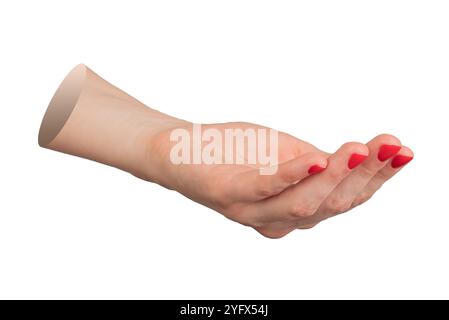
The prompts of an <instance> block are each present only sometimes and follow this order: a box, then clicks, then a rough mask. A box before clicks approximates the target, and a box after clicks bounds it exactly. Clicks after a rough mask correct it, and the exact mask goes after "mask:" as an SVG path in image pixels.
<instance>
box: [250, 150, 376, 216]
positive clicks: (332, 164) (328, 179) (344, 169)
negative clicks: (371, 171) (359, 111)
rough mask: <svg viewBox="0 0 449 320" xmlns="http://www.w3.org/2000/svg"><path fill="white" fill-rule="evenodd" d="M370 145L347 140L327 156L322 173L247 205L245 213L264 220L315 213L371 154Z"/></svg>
mask: <svg viewBox="0 0 449 320" xmlns="http://www.w3.org/2000/svg"><path fill="white" fill-rule="evenodd" d="M368 153H369V150H368V147H367V146H365V145H364V144H361V143H355V142H351V143H346V144H344V145H343V146H342V147H341V148H340V149H339V150H338V151H337V152H335V153H334V154H333V155H331V156H330V157H329V159H328V165H327V168H326V170H324V171H323V172H322V173H320V174H319V175H315V176H312V177H310V178H308V179H305V180H303V181H301V182H299V183H298V184H296V185H294V186H291V187H290V188H288V189H286V190H285V191H284V192H282V193H281V194H279V195H277V196H275V197H272V198H269V199H265V200H262V201H259V202H256V203H254V204H251V205H249V206H247V208H246V214H248V215H249V216H250V217H252V218H253V219H258V220H259V221H262V222H272V221H282V220H298V219H303V218H306V217H309V216H311V215H313V214H314V213H315V212H316V210H317V209H318V208H319V206H320V205H321V203H322V202H323V201H324V199H326V197H327V196H328V195H329V193H330V192H332V190H333V189H334V188H335V187H336V186H337V185H338V184H339V183H340V182H341V181H342V180H343V179H344V178H345V177H346V176H347V175H348V174H349V173H350V172H351V171H352V170H353V169H354V168H356V167H357V166H358V165H360V164H361V163H362V162H363V161H364V160H365V159H366V157H367V156H368Z"/></svg>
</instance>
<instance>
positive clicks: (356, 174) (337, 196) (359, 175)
mask: <svg viewBox="0 0 449 320" xmlns="http://www.w3.org/2000/svg"><path fill="white" fill-rule="evenodd" d="M182 127H183V128H184V129H186V130H188V131H189V132H192V125H191V124H187V125H186V124H185V123H183V125H182ZM202 128H203V130H207V129H210V128H213V129H217V130H218V131H220V132H224V131H225V130H226V129H242V130H247V129H254V130H257V129H260V128H264V127H262V126H259V125H255V124H250V123H223V124H212V125H203V126H202ZM174 129H175V128H174V127H172V128H170V129H165V130H163V131H161V132H159V133H158V134H156V135H153V133H152V136H151V138H149V141H151V142H150V145H149V148H148V152H147V154H148V159H147V162H148V163H149V168H151V172H152V174H150V176H151V177H152V178H151V179H150V180H152V181H155V182H157V183H159V184H161V185H164V186H165V187H167V188H170V189H174V190H176V191H178V192H180V193H182V194H183V195H185V196H186V197H188V198H190V199H192V200H194V201H196V202H198V203H201V204H203V205H206V206H208V207H210V208H212V209H214V210H216V211H218V212H220V213H222V214H223V215H224V216H225V217H227V218H229V219H231V220H233V221H236V222H239V223H241V224H244V225H246V226H250V227H253V228H254V229H255V230H257V231H258V232H260V233H261V234H262V235H264V236H266V237H270V238H280V237H283V236H285V235H286V234H288V233H290V232H291V231H293V230H295V229H306V228H311V227H313V226H315V225H317V224H318V223H320V222H321V221H323V220H325V219H327V218H330V217H333V216H335V215H337V214H341V213H343V212H346V211H349V210H351V209H353V208H354V207H356V206H358V205H360V204H362V203H364V202H365V201H367V200H368V199H370V198H371V197H372V196H373V194H374V193H375V192H377V190H379V188H380V187H381V186H382V185H383V183H384V182H385V181H387V180H389V179H390V178H391V177H393V176H394V175H395V174H396V173H397V172H398V171H399V170H400V169H401V168H402V167H403V166H404V165H405V164H406V163H408V162H409V161H410V160H412V158H413V152H412V151H411V150H410V149H409V148H407V147H404V146H402V145H401V142H400V141H399V140H398V139H397V138H395V137H394V136H391V135H386V134H384V135H380V136H378V137H376V138H374V139H373V140H371V141H370V142H368V143H367V144H366V145H365V144H362V143H356V142H350V143H345V144H344V145H342V146H341V147H340V149H338V150H337V151H336V152H335V153H333V154H329V153H326V152H323V151H321V150H319V149H318V148H316V147H315V146H313V145H311V144H309V143H306V142H304V141H301V140H299V139H297V138H295V137H293V136H291V135H288V134H285V133H279V135H278V150H279V154H278V161H279V166H278V170H277V172H276V173H275V174H274V175H261V174H260V171H259V168H260V164H256V165H253V166H251V165H248V164H247V163H246V164H204V163H203V164H178V165H175V164H173V163H172V162H171V161H170V150H171V149H172V148H173V146H174V143H173V142H172V141H170V134H171V132H173V130H174ZM265 129H267V128H265ZM246 147H248V146H246ZM245 154H246V153H245ZM246 160H247V159H246ZM155 169H156V170H155Z"/></svg>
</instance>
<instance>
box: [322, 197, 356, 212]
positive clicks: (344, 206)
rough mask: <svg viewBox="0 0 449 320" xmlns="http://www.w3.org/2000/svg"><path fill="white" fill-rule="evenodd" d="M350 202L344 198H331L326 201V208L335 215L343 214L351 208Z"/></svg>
mask: <svg viewBox="0 0 449 320" xmlns="http://www.w3.org/2000/svg"><path fill="white" fill-rule="evenodd" d="M351 205H352V202H351V201H348V200H347V199H346V198H344V197H339V196H336V197H332V198H330V199H329V200H328V205H327V206H328V208H329V209H330V210H331V211H332V212H335V213H343V212H346V211H348V210H349V209H350V208H351Z"/></svg>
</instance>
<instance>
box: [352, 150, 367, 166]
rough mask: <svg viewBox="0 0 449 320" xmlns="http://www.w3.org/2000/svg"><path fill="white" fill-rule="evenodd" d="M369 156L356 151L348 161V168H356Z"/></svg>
mask: <svg viewBox="0 0 449 320" xmlns="http://www.w3.org/2000/svg"><path fill="white" fill-rule="evenodd" d="M366 158H368V156H367V155H364V154H358V153H354V154H353V155H352V156H351V158H349V161H348V168H349V169H354V168H355V167H357V166H358V165H360V164H361V163H362V162H363V161H365V159H366Z"/></svg>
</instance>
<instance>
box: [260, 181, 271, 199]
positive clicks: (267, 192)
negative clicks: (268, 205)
mask: <svg viewBox="0 0 449 320" xmlns="http://www.w3.org/2000/svg"><path fill="white" fill-rule="evenodd" d="M272 194H273V190H272V188H271V187H270V186H268V185H266V184H264V185H262V186H259V187H258V188H257V189H256V196H258V197H260V198H268V197H269V196H271V195H272Z"/></svg>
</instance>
